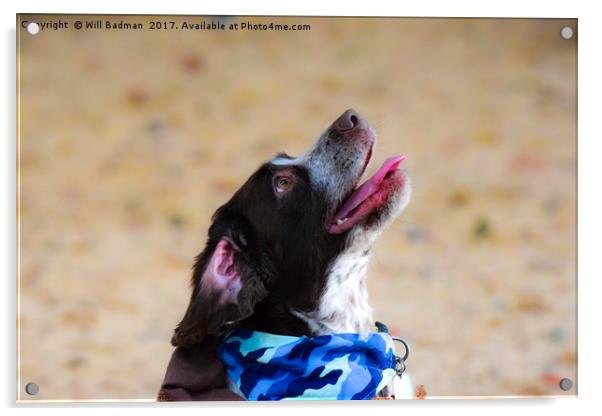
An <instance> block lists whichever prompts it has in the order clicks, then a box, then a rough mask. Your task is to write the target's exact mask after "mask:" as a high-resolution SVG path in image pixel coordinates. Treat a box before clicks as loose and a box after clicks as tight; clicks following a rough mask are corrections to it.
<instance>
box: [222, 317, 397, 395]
mask: <svg viewBox="0 0 602 416" xmlns="http://www.w3.org/2000/svg"><path fill="white" fill-rule="evenodd" d="M378 324H379V323H377V327H378V329H379V331H380V332H372V333H369V334H366V335H361V334H353V333H350V334H331V335H320V336H316V337H306V336H302V337H295V336H287V335H275V334H270V333H267V332H261V331H251V330H247V329H235V330H232V331H230V332H228V333H227V334H226V335H225V336H224V338H223V339H222V342H221V344H220V347H219V349H218V356H219V358H220V359H221V361H222V362H223V363H224V366H225V368H226V373H227V375H228V378H229V380H230V384H231V389H232V390H234V391H235V392H236V393H238V394H239V395H241V396H242V397H245V398H246V399H248V400H281V399H301V400H302V399H314V400H316V399H324V400H365V399H372V398H373V397H375V396H376V393H377V392H379V391H380V390H382V389H383V388H384V387H385V386H387V385H390V384H391V382H392V381H393V379H394V377H395V376H396V375H401V373H403V371H404V370H405V359H406V358H407V349H406V354H405V355H404V357H398V356H396V355H395V348H394V339H393V338H392V337H391V336H390V335H389V333H388V330H387V329H386V326H384V325H382V324H381V325H382V327H380V326H378ZM402 342H403V341H402ZM404 346H406V348H407V344H405V342H404Z"/></svg>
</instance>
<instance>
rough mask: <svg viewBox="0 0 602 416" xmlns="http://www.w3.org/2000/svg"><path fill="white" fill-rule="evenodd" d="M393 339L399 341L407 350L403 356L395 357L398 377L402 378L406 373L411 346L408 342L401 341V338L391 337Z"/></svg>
mask: <svg viewBox="0 0 602 416" xmlns="http://www.w3.org/2000/svg"><path fill="white" fill-rule="evenodd" d="M391 338H392V339H393V341H397V342H399V343H400V344H401V345H403V347H404V349H405V351H404V354H403V356H399V355H395V372H396V373H397V375H398V376H399V377H401V375H402V374H403V373H404V371H406V360H407V359H408V357H409V356H410V346H409V345H408V343H407V342H405V341H404V340H403V339H401V338H399V337H391Z"/></svg>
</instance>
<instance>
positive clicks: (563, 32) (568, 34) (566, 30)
mask: <svg viewBox="0 0 602 416" xmlns="http://www.w3.org/2000/svg"><path fill="white" fill-rule="evenodd" d="M560 36H562V38H563V39H570V38H572V37H573V29H572V28H571V27H570V26H565V27H563V28H562V29H560Z"/></svg>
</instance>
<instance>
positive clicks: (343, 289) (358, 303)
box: [296, 253, 374, 335]
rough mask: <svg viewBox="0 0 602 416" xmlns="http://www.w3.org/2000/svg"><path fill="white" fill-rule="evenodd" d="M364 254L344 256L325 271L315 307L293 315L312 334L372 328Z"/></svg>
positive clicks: (361, 330)
mask: <svg viewBox="0 0 602 416" xmlns="http://www.w3.org/2000/svg"><path fill="white" fill-rule="evenodd" d="M368 262H369V255H368V253H361V254H358V253H345V254H342V255H340V256H339V257H338V258H337V259H335V260H334V262H333V263H332V265H331V266H330V268H329V272H328V275H327V278H326V284H325V286H324V289H323V291H322V294H321V297H320V300H319V303H318V308H317V309H316V310H315V311H312V312H309V313H302V312H296V315H297V316H299V317H300V318H302V319H303V320H305V322H306V323H307V325H308V326H309V328H310V330H311V331H312V332H314V333H315V335H323V334H330V333H350V332H355V333H368V332H370V331H372V330H373V329H374V328H373V326H374V321H373V319H372V308H371V307H370V305H369V303H368V290H367V287H366V272H367V270H368Z"/></svg>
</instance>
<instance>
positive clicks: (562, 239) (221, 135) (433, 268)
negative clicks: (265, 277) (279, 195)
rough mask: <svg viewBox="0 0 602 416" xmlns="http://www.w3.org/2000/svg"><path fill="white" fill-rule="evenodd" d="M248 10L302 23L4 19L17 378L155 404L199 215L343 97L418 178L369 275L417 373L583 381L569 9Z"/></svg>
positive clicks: (501, 391)
mask: <svg viewBox="0 0 602 416" xmlns="http://www.w3.org/2000/svg"><path fill="white" fill-rule="evenodd" d="M21 18H22V19H25V20H35V21H50V20H54V21H57V20H58V19H59V16H48V15H47V16H43V17H33V16H22V17H21ZM60 18H61V19H62V20H63V21H69V22H71V23H73V22H74V21H75V20H84V19H88V20H93V19H96V18H97V17H93V16H87V17H86V18H81V17H77V16H61V17H60ZM101 18H102V19H104V20H106V19H109V18H108V17H101ZM110 19H112V20H114V21H119V20H121V18H120V17H116V16H113V17H110ZM123 20H124V21H129V22H148V21H151V20H160V21H175V22H176V23H178V24H179V23H181V22H182V21H183V20H186V21H193V22H200V21H202V20H207V21H208V20H210V18H206V19H203V18H201V17H175V16H170V17H157V18H150V17H128V18H124V19H123ZM247 20H251V21H254V22H265V23H269V22H275V23H289V24H293V23H302V24H310V25H311V31H304V32H299V31H297V32H269V31H262V32H208V31H202V32H198V31H171V30H149V29H145V30H142V31H107V30H96V31H92V30H88V31H86V30H80V31H77V30H63V31H52V30H45V31H42V32H40V33H39V34H38V35H36V36H31V35H29V34H28V33H27V32H26V31H24V30H22V29H18V31H19V36H20V44H19V48H18V54H19V62H20V68H19V77H20V84H19V86H20V90H19V91H20V96H19V111H20V113H19V114H20V124H19V128H20V144H19V149H20V153H19V162H20V163H19V166H20V170H19V174H20V197H19V201H20V222H19V224H20V245H19V247H20V291H21V292H20V330H21V332H20V349H19V352H20V355H19V359H20V380H19V383H20V389H21V391H23V386H24V385H25V384H26V383H27V382H29V381H34V382H36V383H38V384H39V386H40V393H39V394H38V395H37V396H35V399H110V398H154V397H155V395H156V392H157V389H158V387H159V385H160V383H161V381H162V378H163V375H164V371H165V368H166V365H167V361H168V360H169V357H170V354H171V351H172V347H171V346H170V344H169V340H170V336H171V332H172V329H173V327H174V326H175V324H176V323H177V322H178V320H179V319H180V317H181V316H182V314H183V312H184V309H185V307H186V304H187V301H188V296H189V289H188V281H189V277H190V269H191V264H192V259H193V257H194V256H195V255H196V254H197V253H198V252H199V251H200V250H201V249H202V247H203V244H204V240H205V235H206V229H207V226H208V224H209V223H208V221H209V218H210V216H211V214H212V213H213V211H214V210H215V209H216V208H217V207H218V206H219V205H220V204H221V203H223V202H225V201H226V200H227V199H228V198H229V196H230V195H231V194H232V193H233V192H234V191H235V190H236V189H237V188H238V186H239V185H240V184H241V183H242V182H243V181H244V180H245V179H246V178H247V177H248V175H249V174H250V173H251V172H252V171H253V170H254V169H255V168H256V167H257V166H258V165H259V163H260V162H261V161H264V160H266V159H268V158H270V157H271V156H272V155H273V154H275V153H276V152H278V151H281V150H286V151H287V152H288V153H290V154H293V155H295V154H300V153H302V152H304V150H305V149H306V148H307V147H308V146H309V145H310V144H311V143H312V142H313V140H314V139H315V138H316V137H317V136H318V134H319V133H320V132H321V131H322V130H323V129H324V128H326V127H327V126H328V125H329V124H330V123H331V122H332V121H333V120H334V119H335V118H336V117H337V116H338V115H339V114H340V113H341V112H343V111H344V110H345V109H347V108H350V107H353V108H355V109H356V110H358V111H359V112H360V114H362V115H363V116H365V117H366V118H367V120H368V121H369V122H370V123H372V124H373V125H374V127H375V128H376V129H377V132H378V133H379V145H378V147H377V149H376V154H375V158H374V159H375V160H374V166H373V167H372V169H374V168H375V167H377V166H378V165H379V163H380V162H381V161H382V160H384V158H385V157H386V156H389V155H390V154H396V153H399V152H403V153H405V154H406V155H407V156H408V159H407V161H406V162H404V164H405V167H406V168H407V169H408V171H409V173H410V174H411V176H412V178H413V183H414V193H413V200H412V201H411V203H410V206H409V208H408V209H407V210H406V211H405V213H404V214H403V216H402V217H401V218H400V219H399V220H398V221H396V222H395V223H394V224H393V226H391V227H390V229H388V230H387V231H386V233H385V234H384V236H383V238H382V239H381V240H380V241H379V243H378V247H377V248H376V250H375V256H374V258H373V262H372V264H371V269H370V279H369V286H370V296H371V302H372V305H373V306H374V308H375V312H376V313H375V316H376V317H377V318H378V319H379V320H381V321H383V322H386V323H387V324H389V326H391V327H392V328H393V331H394V332H395V333H396V334H399V335H400V336H402V337H405V338H406V339H407V340H408V341H409V342H410V343H411V346H412V354H411V356H410V361H409V362H408V369H409V371H410V372H411V374H412V376H413V379H414V382H415V384H424V386H425V388H426V390H427V393H428V395H429V396H448V395H454V396H456V395H470V396H481V395H489V396H496V395H545V394H574V393H575V388H573V390H571V391H569V392H567V393H563V392H562V391H561V390H560V389H559V388H558V380H559V379H560V378H562V377H569V378H572V379H573V380H576V339H575V335H576V333H575V332H576V325H575V318H576V316H575V314H576V303H575V302H576V301H575V299H576V270H575V268H576V263H575V261H576V252H575V248H576V247H575V244H576V242H575V241H576V239H575V237H576V235H575V233H576V228H575V221H576V218H575V216H576V212H575V203H576V202H575V197H576V189H575V182H576V71H575V70H576V54H577V43H576V40H575V39H574V38H573V39H571V40H564V39H562V38H561V37H560V35H559V33H560V29H561V28H562V27H563V26H565V25H567V24H569V25H571V26H572V27H573V28H574V29H575V30H576V21H574V20H571V21H559V20H467V19H456V20H449V19H374V18H372V19H359V18H355V19H351V18H349V19H347V18H345V19H343V18H305V17H296V18H276V17H273V18H272V17H268V18H255V19H247V18H240V19H236V20H232V19H230V20H226V21H225V23H230V22H233V21H238V22H241V21H247ZM18 27H20V24H19V25H18ZM21 398H22V399H27V398H29V397H28V396H27V395H25V394H24V393H21Z"/></svg>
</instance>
